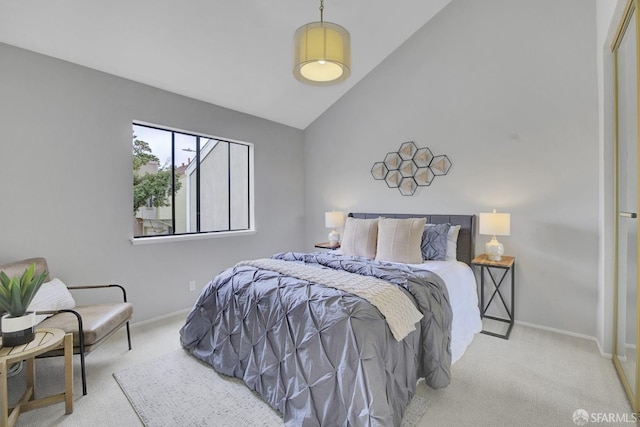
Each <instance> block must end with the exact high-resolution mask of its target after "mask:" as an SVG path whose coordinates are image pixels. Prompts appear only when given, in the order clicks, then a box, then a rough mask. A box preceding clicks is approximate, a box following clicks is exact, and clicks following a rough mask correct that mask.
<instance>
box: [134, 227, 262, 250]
mask: <svg viewBox="0 0 640 427" xmlns="http://www.w3.org/2000/svg"><path fill="white" fill-rule="evenodd" d="M252 234H256V230H243V231H219V232H215V233H199V234H183V235H179V236H149V237H138V238H133V237H132V238H131V244H132V245H133V246H138V245H154V244H157V243H172V242H184V241H187V240H203V239H216V238H219V237H232V236H247V235H252Z"/></svg>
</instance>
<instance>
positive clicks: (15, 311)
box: [9, 277, 26, 317]
mask: <svg viewBox="0 0 640 427" xmlns="http://www.w3.org/2000/svg"><path fill="white" fill-rule="evenodd" d="M20 291H21V289H20V280H19V279H18V278H17V277H14V278H12V279H11V283H9V292H10V293H11V302H10V304H11V310H9V313H10V314H11V315H12V316H14V317H15V316H22V315H23V314H24V313H25V311H26V307H23V306H22V295H21V292H20Z"/></svg>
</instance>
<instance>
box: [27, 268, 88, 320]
mask: <svg viewBox="0 0 640 427" xmlns="http://www.w3.org/2000/svg"><path fill="white" fill-rule="evenodd" d="M75 306H76V301H75V300H74V299H73V296H72V295H71V292H69V289H67V286H66V285H65V284H64V283H62V281H61V280H60V279H58V278H55V279H52V280H51V281H49V282H45V283H43V284H42V286H40V289H39V290H38V292H37V293H36V295H35V296H34V297H33V299H32V300H31V304H29V307H28V308H27V310H28V311H47V310H63V309H69V308H74V307H75ZM49 316H51V314H39V315H36V322H37V323H40V322H42V321H43V320H44V319H46V318H47V317H49Z"/></svg>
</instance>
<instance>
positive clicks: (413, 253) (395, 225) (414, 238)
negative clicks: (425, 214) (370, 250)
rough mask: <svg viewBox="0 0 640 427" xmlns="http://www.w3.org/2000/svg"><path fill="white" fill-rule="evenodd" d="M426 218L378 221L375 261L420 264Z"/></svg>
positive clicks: (384, 219)
mask: <svg viewBox="0 0 640 427" xmlns="http://www.w3.org/2000/svg"><path fill="white" fill-rule="evenodd" d="M425 222H426V218H407V219H394V218H380V219H378V245H377V249H376V261H390V262H403V263H406V264H420V263H421V262H422V249H421V248H420V244H421V243H422V234H423V233H424V224H425Z"/></svg>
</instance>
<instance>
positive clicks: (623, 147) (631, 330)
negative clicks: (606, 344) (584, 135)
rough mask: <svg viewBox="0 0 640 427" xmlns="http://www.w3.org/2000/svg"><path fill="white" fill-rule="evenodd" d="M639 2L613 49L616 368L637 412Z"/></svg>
mask: <svg viewBox="0 0 640 427" xmlns="http://www.w3.org/2000/svg"><path fill="white" fill-rule="evenodd" d="M637 3H638V0H632V1H630V2H629V4H628V7H627V9H626V12H625V15H624V18H623V21H622V23H621V25H620V28H619V32H618V37H617V38H616V42H615V44H614V47H613V53H614V61H615V87H616V100H615V108H616V114H615V117H616V127H615V129H616V133H615V153H616V156H615V157H616V165H615V166H616V168H615V169H616V214H617V215H616V224H615V229H616V245H615V248H616V256H615V258H616V278H615V281H616V309H617V310H616V314H615V316H616V317H615V325H616V326H615V341H614V342H615V348H614V364H615V366H616V369H617V371H618V374H619V375H620V378H621V379H622V382H623V384H624V386H625V389H626V391H627V394H628V395H629V399H630V401H631V403H632V406H633V409H634V410H635V411H637V410H638V407H639V405H638V403H639V400H638V387H639V386H638V384H639V383H638V380H639V378H640V375H639V371H638V363H637V362H638V357H637V355H638V347H637V344H638V306H639V302H638V271H639V270H638V253H639V251H638V248H639V246H640V240H639V238H638V237H639V236H638V211H639V205H638V201H639V197H638V189H639V185H638V164H639V162H640V159H639V157H638V154H639V152H638V43H637V40H638V33H637V31H638V25H637V19H638V18H637Z"/></svg>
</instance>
